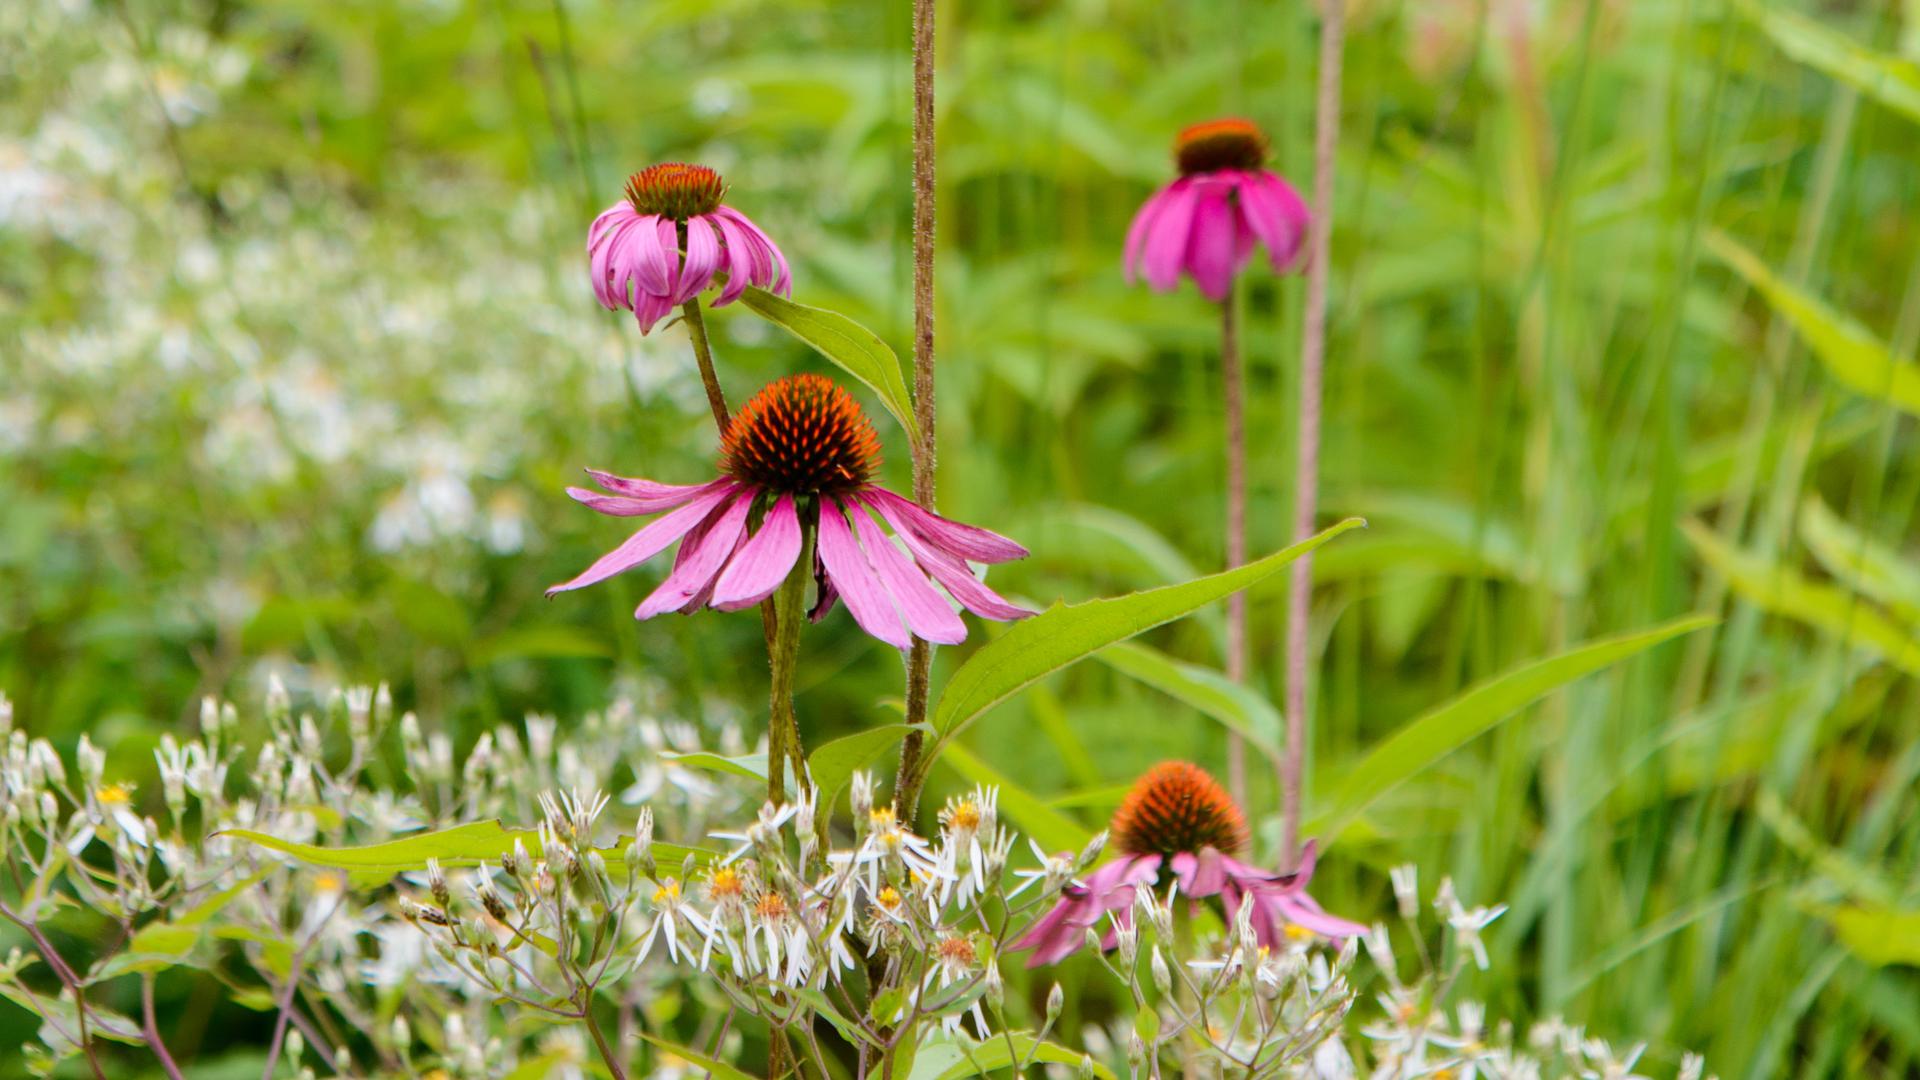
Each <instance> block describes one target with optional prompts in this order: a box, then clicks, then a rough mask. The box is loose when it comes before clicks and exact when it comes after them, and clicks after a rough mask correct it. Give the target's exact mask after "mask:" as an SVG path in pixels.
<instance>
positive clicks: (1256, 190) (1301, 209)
mask: <svg viewBox="0 0 1920 1080" xmlns="http://www.w3.org/2000/svg"><path fill="white" fill-rule="evenodd" d="M1240 214H1241V217H1242V218H1243V219H1244V220H1245V221H1246V224H1247V227H1248V228H1249V229H1250V230H1252V232H1253V235H1254V236H1256V237H1258V238H1259V240H1260V242H1261V243H1263V244H1265V245H1266V246H1267V258H1268V261H1269V262H1270V263H1271V264H1272V265H1273V268H1274V270H1276V271H1279V272H1285V271H1287V270H1289V269H1292V268H1294V267H1295V266H1296V265H1297V264H1298V262H1299V256H1300V252H1301V249H1302V247H1303V246H1304V241H1305V240H1306V235H1307V228H1308V226H1309V225H1310V224H1311V223H1312V220H1313V216H1312V214H1311V213H1309V212H1308V210H1307V204H1306V202H1305V200H1303V199H1301V198H1300V193H1299V192H1297V191H1295V190H1293V185H1291V184H1289V183H1287V182H1286V181H1285V180H1284V179H1282V178H1281V177H1280V176H1279V175H1278V174H1275V173H1270V172H1262V173H1257V174H1254V175H1253V177H1252V178H1251V179H1250V180H1248V182H1246V183H1244V184H1242V185H1240Z"/></svg>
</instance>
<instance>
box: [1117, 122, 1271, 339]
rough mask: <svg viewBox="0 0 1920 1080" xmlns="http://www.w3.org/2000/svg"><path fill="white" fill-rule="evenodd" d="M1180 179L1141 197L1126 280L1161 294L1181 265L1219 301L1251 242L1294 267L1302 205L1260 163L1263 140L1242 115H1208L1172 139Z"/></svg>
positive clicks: (1250, 249) (1129, 243)
mask: <svg viewBox="0 0 1920 1080" xmlns="http://www.w3.org/2000/svg"><path fill="white" fill-rule="evenodd" d="M1173 147H1174V150H1173V152H1174V160H1175V161H1177V162H1178V163H1179V166H1180V178H1179V179H1178V180H1175V181H1174V182H1173V183H1171V184H1168V185H1167V186H1166V187H1163V188H1161V189H1160V190H1159V191H1156V192H1154V193H1153V197H1152V198H1150V199H1148V200H1147V203H1146V205H1145V206H1142V207H1141V208H1140V212H1139V213H1138V214H1135V215H1134V218H1133V227H1132V228H1130V229H1128V230H1127V253H1126V271H1127V280H1128V281H1133V280H1134V278H1135V277H1136V276H1138V275H1140V274H1145V275H1146V278H1147V284H1149V285H1151V286H1153V287H1154V288H1155V289H1158V290H1160V291H1161V292H1167V291H1170V290H1172V289H1173V288H1174V286H1175V285H1177V284H1178V283H1179V281H1180V272H1181V271H1182V270H1184V271H1186V272H1187V273H1189V274H1191V275H1193V280H1194V282H1195V283H1197V284H1198V285H1199V286H1200V291H1201V292H1203V293H1205V294H1206V296H1207V299H1209V300H1213V301H1215V302H1219V301H1221V300H1225V299H1226V298H1227V294H1228V292H1229V291H1231V289H1232V287H1233V275H1235V274H1237V273H1239V272H1240V268H1241V267H1243V266H1245V265H1246V264H1247V259H1248V258H1249V257H1250V256H1251V255H1252V254H1253V246H1254V243H1255V241H1258V242H1259V243H1262V244H1265V245H1266V246H1267V257H1268V259H1269V260H1270V261H1271V262H1272V263H1273V268H1274V270H1275V271H1278V272H1282V273H1284V272H1286V271H1287V270H1290V269H1292V268H1293V267H1294V266H1295V264H1296V261H1297V259H1298V257H1299V255H1300V248H1301V244H1302V242H1303V241H1304V240H1305V239H1306V235H1307V204H1306V203H1305V202H1303V201H1301V199H1300V194H1299V193H1298V192H1296V191H1294V190H1293V187H1292V186H1291V185H1289V184H1288V183H1287V182H1286V181H1285V180H1282V179H1281V178H1280V176H1279V174H1277V173H1274V172H1270V171H1268V170H1267V169H1266V168H1265V165H1266V160H1267V138H1266V136H1265V135H1262V134H1261V133H1260V129H1259V128H1257V127H1255V126H1254V125H1253V124H1251V123H1249V122H1248V121H1245V120H1233V119H1228V120H1211V121H1208V122H1207V123H1204V124H1195V125H1193V126H1192V127H1190V128H1187V129H1186V130H1185V131H1182V132H1181V133H1180V135H1179V137H1178V138H1177V139H1175V140H1174V144H1173Z"/></svg>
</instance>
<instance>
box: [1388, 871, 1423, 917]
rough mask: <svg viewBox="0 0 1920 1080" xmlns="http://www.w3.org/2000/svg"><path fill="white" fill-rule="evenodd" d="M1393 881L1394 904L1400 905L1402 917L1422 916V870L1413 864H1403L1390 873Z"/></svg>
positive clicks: (1389, 875)
mask: <svg viewBox="0 0 1920 1080" xmlns="http://www.w3.org/2000/svg"><path fill="white" fill-rule="evenodd" d="M1387 876H1388V877H1389V878H1391V879H1392V881H1393V899H1394V903H1396V904H1397V905H1399V908H1400V917H1401V918H1403V919H1411V918H1414V917H1415V916H1417V915H1419V914H1420V868H1419V867H1418V866H1415V865H1414V864H1413V863H1402V864H1400V865H1399V866H1396V867H1394V868H1393V869H1392V870H1390V871H1388V874H1387Z"/></svg>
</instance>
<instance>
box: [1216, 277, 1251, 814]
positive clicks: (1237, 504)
mask: <svg viewBox="0 0 1920 1080" xmlns="http://www.w3.org/2000/svg"><path fill="white" fill-rule="evenodd" d="M1233 300H1234V297H1233V294H1232V293H1228V294H1227V298H1226V299H1225V300H1223V301H1221V303H1220V392H1221V396H1222V398H1223V404H1224V406H1225V413H1226V422H1225V433H1224V434H1225V438H1226V444H1227V446H1226V451H1227V566H1226V568H1227V569H1228V570H1231V569H1233V568H1234V567H1236V566H1242V565H1244V564H1245V563H1246V561H1247V390H1246V383H1245V373H1244V372H1243V370H1242V368H1241V361H1240V329H1239V326H1238V325H1237V324H1236V323H1235V321H1234V313H1233ZM1227 678H1228V679H1231V680H1232V681H1234V682H1237V683H1239V682H1246V681H1247V594H1246V593H1244V592H1236V593H1234V594H1233V595H1232V596H1229V597H1227ZM1227 790H1229V791H1231V792H1232V793H1233V798H1234V801H1235V802H1237V803H1239V804H1240V805H1242V806H1245V805H1246V804H1247V743H1246V740H1245V739H1243V738H1241V737H1240V733H1239V732H1238V731H1229V732H1228V733H1227Z"/></svg>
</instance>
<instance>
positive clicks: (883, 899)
mask: <svg viewBox="0 0 1920 1080" xmlns="http://www.w3.org/2000/svg"><path fill="white" fill-rule="evenodd" d="M873 902H874V903H875V904H878V905H879V906H880V907H883V908H885V909H886V910H888V911H898V910H900V904H901V899H900V890H899V889H896V888H894V887H893V886H891V885H888V886H887V887H885V888H883V889H881V890H880V891H879V892H878V893H877V894H875V895H874V898H873Z"/></svg>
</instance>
